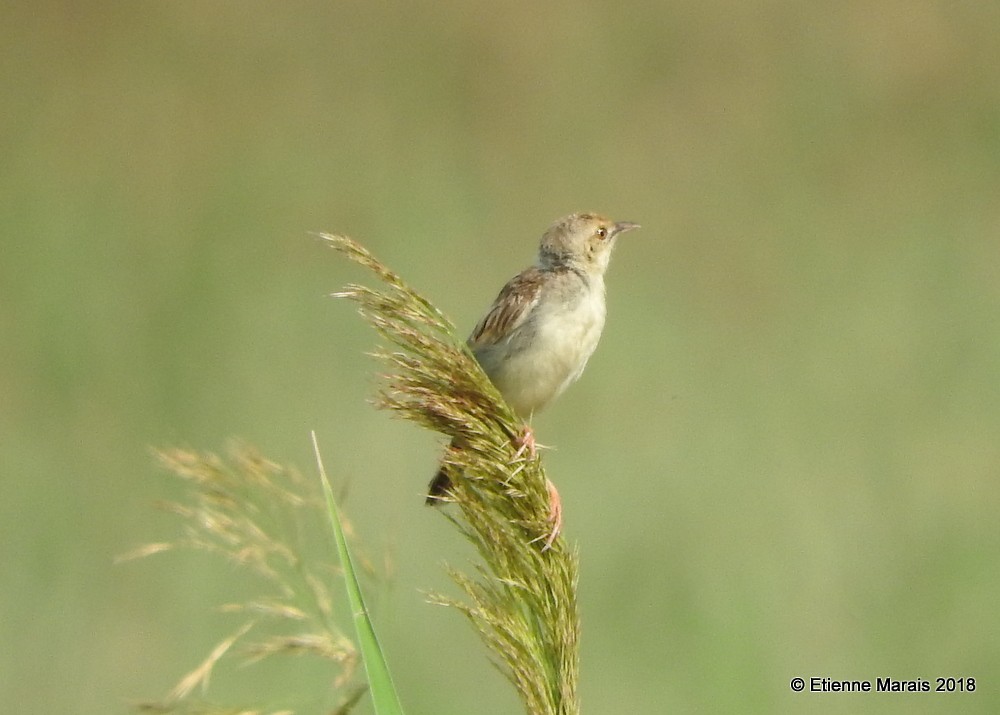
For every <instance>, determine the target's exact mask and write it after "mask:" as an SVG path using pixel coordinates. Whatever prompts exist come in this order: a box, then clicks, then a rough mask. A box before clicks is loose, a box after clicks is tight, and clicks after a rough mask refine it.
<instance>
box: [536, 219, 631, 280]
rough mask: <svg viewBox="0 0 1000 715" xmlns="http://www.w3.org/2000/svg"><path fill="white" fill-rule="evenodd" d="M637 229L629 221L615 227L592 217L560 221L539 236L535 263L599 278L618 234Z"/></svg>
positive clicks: (611, 223)
mask: <svg viewBox="0 0 1000 715" xmlns="http://www.w3.org/2000/svg"><path fill="white" fill-rule="evenodd" d="M633 228H639V224H637V223H632V222H631V221H618V222H617V223H616V222H614V221H612V220H611V219H609V218H605V217H604V216H601V215H599V214H594V213H578V214H571V215H569V216H566V217H565V218H561V219H559V220H558V221H556V222H555V223H554V224H552V225H551V226H549V229H548V230H547V231H546V232H545V234H544V235H543V236H542V243H541V246H540V247H539V250H538V260H539V263H540V264H541V265H542V266H543V267H546V266H557V265H569V266H573V267H576V268H580V269H582V270H583V271H585V272H586V273H588V274H590V275H603V274H604V271H605V270H607V268H608V261H610V260H611V250H612V249H613V248H614V247H615V242H616V239H617V238H618V236H619V234H622V233H625V232H626V231H631V230H632V229H633Z"/></svg>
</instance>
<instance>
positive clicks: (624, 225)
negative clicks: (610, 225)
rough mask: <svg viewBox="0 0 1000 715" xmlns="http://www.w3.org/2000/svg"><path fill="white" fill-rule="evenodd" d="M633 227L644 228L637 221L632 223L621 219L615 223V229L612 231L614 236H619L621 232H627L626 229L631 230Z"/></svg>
mask: <svg viewBox="0 0 1000 715" xmlns="http://www.w3.org/2000/svg"><path fill="white" fill-rule="evenodd" d="M633 228H642V227H641V226H640V225H639V224H637V223H632V222H631V221H619V222H618V223H616V224H615V227H614V230H613V231H612V235H613V236H617V235H618V234H619V233H625V232H626V231H631V230H632V229H633Z"/></svg>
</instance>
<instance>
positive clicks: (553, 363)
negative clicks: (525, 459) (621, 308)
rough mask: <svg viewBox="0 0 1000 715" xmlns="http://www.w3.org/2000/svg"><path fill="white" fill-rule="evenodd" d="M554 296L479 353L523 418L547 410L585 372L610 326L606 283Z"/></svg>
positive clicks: (491, 375)
mask: <svg viewBox="0 0 1000 715" xmlns="http://www.w3.org/2000/svg"><path fill="white" fill-rule="evenodd" d="M592 288H593V289H592V290H584V291H580V292H577V293H576V294H575V295H572V294H571V295H558V294H556V295H550V296H546V298H547V299H545V300H542V301H540V302H539V304H538V305H537V306H536V308H535V310H533V311H532V315H531V316H529V318H528V319H527V320H526V321H525V322H524V323H523V324H522V325H521V326H519V327H518V329H517V330H515V331H513V332H512V334H511V335H510V336H508V338H507V339H506V340H504V341H501V342H499V343H496V344H494V345H490V346H488V347H486V348H484V349H482V350H477V352H476V357H477V358H478V359H479V361H480V363H481V364H482V365H483V368H484V369H485V371H486V373H487V374H488V375H489V376H490V379H492V380H493V382H494V384H495V385H496V386H497V388H498V389H499V390H500V392H501V394H502V395H503V396H504V399H506V400H507V402H508V403H509V404H510V406H511V407H512V408H513V409H514V411H515V412H517V413H518V414H519V415H521V416H522V417H529V416H530V415H531V414H532V413H534V412H538V411H539V410H541V409H543V408H544V407H545V406H546V405H547V404H548V403H549V402H551V401H552V400H553V399H555V398H556V397H558V396H559V394H560V393H562V391H563V390H565V389H566V388H567V387H568V386H569V385H570V384H572V383H573V382H575V381H576V380H577V378H579V377H580V375H581V374H582V373H583V369H584V368H585V367H586V365H587V360H588V359H589V358H590V356H591V355H592V354H593V352H594V349H595V348H596V347H597V343H598V341H599V340H600V337H601V331H602V330H603V328H604V317H605V304H604V291H603V286H602V285H598V286H592Z"/></svg>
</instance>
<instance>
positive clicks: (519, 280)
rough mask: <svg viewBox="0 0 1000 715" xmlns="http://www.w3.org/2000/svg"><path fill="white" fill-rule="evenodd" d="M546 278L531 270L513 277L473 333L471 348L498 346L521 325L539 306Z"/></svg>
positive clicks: (535, 270)
mask: <svg viewBox="0 0 1000 715" xmlns="http://www.w3.org/2000/svg"><path fill="white" fill-rule="evenodd" d="M543 277H544V274H543V273H542V271H541V270H539V269H538V268H536V267H532V268H528V269H527V270H525V271H522V272H521V273H519V274H517V275H516V276H514V277H513V278H511V279H510V281H509V282H508V283H507V285H505V286H504V287H503V289H502V290H501V291H500V295H498V296H497V297H496V300H494V301H493V305H491V306H490V309H489V310H488V311H487V312H486V315H484V316H483V319H482V320H480V321H479V324H478V325H477V326H476V327H475V329H474V330H473V331H472V335H470V336H469V347H471V348H473V349H475V348H477V347H482V346H485V345H493V344H495V343H498V342H500V341H501V340H503V339H505V338H507V337H508V336H509V335H510V334H511V333H512V332H513V331H514V330H516V329H517V328H518V327H519V326H520V325H522V324H523V323H524V321H525V320H527V318H528V315H530V314H531V311H532V309H533V308H534V307H535V306H536V305H538V299H539V297H540V296H541V294H542V279H543Z"/></svg>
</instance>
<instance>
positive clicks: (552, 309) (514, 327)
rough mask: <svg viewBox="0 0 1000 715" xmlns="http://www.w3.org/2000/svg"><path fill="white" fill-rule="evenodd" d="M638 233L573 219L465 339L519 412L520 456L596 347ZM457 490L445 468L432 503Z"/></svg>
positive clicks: (584, 216)
mask: <svg viewBox="0 0 1000 715" xmlns="http://www.w3.org/2000/svg"><path fill="white" fill-rule="evenodd" d="M637 228H639V224H637V223H633V222H631V221H618V222H615V221H612V220H611V219H609V218H606V217H604V216H601V215H600V214H596V213H574V214H570V215H569V216H565V217H563V218H561V219H559V220H558V221H556V222H554V223H553V224H552V225H551V226H550V227H549V228H548V229H547V230H546V231H545V232H544V234H542V238H541V241H540V243H539V247H538V257H537V259H536V261H535V263H534V265H532V266H530V267H529V268H526V269H525V270H523V271H521V272H520V273H518V274H517V275H516V276H514V277H513V278H512V279H511V280H510V281H508V282H507V284H506V285H504V287H503V288H502V289H501V290H500V293H499V294H498V295H497V297H496V299H495V300H494V301H493V304H492V305H491V306H490V308H489V310H487V311H486V314H485V315H484V316H483V317H482V319H481V320H480V321H479V322H478V323H477V324H476V327H475V328H474V329H473V331H472V334H471V335H470V336H469V339H468V341H467V343H468V346H469V348H470V350H471V352H472V354H473V355H474V356H475V358H476V360H477V361H478V362H479V364H480V365H481V366H482V368H483V371H484V372H485V373H486V375H487V376H488V377H489V378H490V380H491V381H492V382H493V384H494V385H495V386H496V388H497V390H498V391H499V392H500V394H501V395H502V396H503V398H504V400H505V401H506V402H507V404H508V405H510V407H511V409H513V411H514V413H515V414H516V415H517V416H518V417H519V418H521V419H522V420H525V421H526V424H525V427H524V430H523V432H522V434H521V436H520V438H519V442H520V448H519V450H518V453H519V454H521V453H523V452H524V451H525V450H527V451H528V452H529V453H530V454H532V455H534V453H535V448H536V443H535V438H534V432H533V430H532V428H531V426H530V424H531V420H532V417H533V416H534V414H535V413H536V412H539V411H541V410H542V409H544V408H545V407H546V406H548V405H549V403H551V402H552V401H553V400H555V399H556V398H557V397H559V395H561V394H562V393H563V391H564V390H565V389H566V388H567V387H569V386H570V385H571V384H573V383H574V382H576V380H577V379H579V377H580V375H581V374H583V370H584V368H585V367H586V366H587V361H588V360H589V359H590V356H591V355H592V354H593V353H594V350H595V349H596V348H597V343H598V341H599V340H600V337H601V332H602V330H603V329H604V320H605V315H606V305H605V295H604V294H605V289H604V274H605V272H606V271H607V269H608V263H609V261H610V260H611V253H612V251H613V250H614V247H615V243H616V242H617V239H618V237H619V236H621V235H622V234H623V233H625V232H627V231H632V230H634V229H637ZM547 486H548V489H549V495H550V513H549V521H550V522H551V523H552V531H551V532H550V533H549V535H548V538H547V539H546V542H545V545H544V547H543V551H544V550H547V549H548V548H550V547H551V546H552V543H553V541H554V540H555V538H556V536H558V534H559V533H560V531H561V530H562V504H561V500H560V498H559V492H558V491H557V490H556V488H555V486H554V485H553V484H552V483H551V482H549V483H548V485H547ZM451 487H452V484H451V480H450V479H449V477H448V475H447V474H446V473H445V471H444V469H443V468H442V469H439V470H438V472H437V474H435V476H434V478H433V479H432V480H431V483H430V485H429V486H428V490H427V498H426V502H427V503H428V504H436V503H440V502H441V501H443V500H445V498H446V497H447V495H448V492H449V491H450V490H451Z"/></svg>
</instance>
